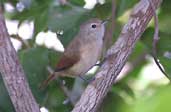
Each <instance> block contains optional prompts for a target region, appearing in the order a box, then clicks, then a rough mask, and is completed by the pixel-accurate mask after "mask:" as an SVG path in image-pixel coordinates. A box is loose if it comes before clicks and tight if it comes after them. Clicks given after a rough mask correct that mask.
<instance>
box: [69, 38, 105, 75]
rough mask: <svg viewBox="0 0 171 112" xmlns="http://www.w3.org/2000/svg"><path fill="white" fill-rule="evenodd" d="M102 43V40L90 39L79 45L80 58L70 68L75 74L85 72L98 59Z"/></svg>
mask: <svg viewBox="0 0 171 112" xmlns="http://www.w3.org/2000/svg"><path fill="white" fill-rule="evenodd" d="M102 46H103V43H102V41H101V42H99V41H91V42H90V43H88V44H86V45H84V46H81V47H80V53H81V58H80V61H78V63H76V64H75V65H74V66H73V67H72V68H71V69H72V71H73V72H75V73H74V74H75V75H83V74H85V73H86V72H87V71H88V70H89V69H90V68H91V67H92V66H94V65H95V64H96V62H97V61H98V59H99V57H100V55H101V51H102Z"/></svg>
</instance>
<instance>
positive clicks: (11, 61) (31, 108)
mask: <svg viewBox="0 0 171 112" xmlns="http://www.w3.org/2000/svg"><path fill="white" fill-rule="evenodd" d="M0 73H1V75H2V78H3V81H4V83H5V86H6V88H7V91H8V93H9V96H10V98H11V101H12V103H13V105H14V108H15V111H16V112H40V110H39V107H38V104H37V103H36V101H35V99H34V97H33V95H32V93H31V90H30V89H29V85H28V83H27V81H26V77H25V74H24V71H23V68H22V67H21V65H20V63H19V60H18V57H17V53H16V51H15V49H14V47H13V46H12V43H11V41H10V37H9V35H8V33H7V29H6V26H5V21H4V17H3V15H2V10H1V7H0Z"/></svg>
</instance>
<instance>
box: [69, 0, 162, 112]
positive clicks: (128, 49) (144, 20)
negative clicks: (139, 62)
mask: <svg viewBox="0 0 171 112" xmlns="http://www.w3.org/2000/svg"><path fill="white" fill-rule="evenodd" d="M152 2H153V4H154V7H155V9H156V8H157V7H158V6H159V5H160V3H161V0H152ZM152 16H153V10H152V9H151V5H150V2H149V0H141V1H140V2H139V3H138V4H137V5H136V6H135V7H134V9H133V11H132V14H131V16H130V18H129V20H128V23H127V24H126V25H125V26H124V27H123V29H122V32H121V34H120V36H119V38H118V40H117V41H116V43H115V44H114V45H113V46H112V47H111V48H110V49H109V50H108V51H107V54H106V57H107V60H106V61H105V62H104V63H103V65H102V66H101V68H100V69H99V72H98V73H97V74H96V76H95V78H96V79H95V81H93V82H92V83H90V84H89V85H88V86H87V88H86V90H85V91H84V93H83V94H82V96H81V98H80V100H79V101H78V102H77V104H76V105H75V107H74V109H73V110H72V112H96V111H97V109H98V107H99V106H100V103H101V102H102V100H103V99H104V97H105V95H106V94H107V92H108V91H109V89H110V88H111V86H112V85H113V84H114V83H115V80H116V77H117V76H118V74H119V73H120V71H121V70H122V68H123V66H124V65H125V63H126V61H127V59H128V56H129V55H130V54H131V53H132V51H133V48H134V47H135V44H136V42H137V41H138V40H139V38H140V36H141V35H142V33H143V32H144V31H145V29H146V27H147V24H148V23H149V21H150V20H151V18H152Z"/></svg>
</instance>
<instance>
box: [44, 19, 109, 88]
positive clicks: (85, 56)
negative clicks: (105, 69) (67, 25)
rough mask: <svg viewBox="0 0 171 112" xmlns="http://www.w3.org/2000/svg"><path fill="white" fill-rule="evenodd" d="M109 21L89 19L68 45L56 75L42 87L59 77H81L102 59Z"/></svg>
mask: <svg viewBox="0 0 171 112" xmlns="http://www.w3.org/2000/svg"><path fill="white" fill-rule="evenodd" d="M106 23H107V20H103V21H102V20H100V19H98V18H93V19H89V20H88V21H86V22H84V23H83V24H81V25H80V28H79V31H78V33H77V35H76V36H75V37H74V38H73V40H72V41H71V42H70V43H69V44H68V46H67V47H66V49H65V50H64V53H63V54H62V56H61V58H60V59H59V62H58V64H57V65H56V68H55V70H54V73H53V74H51V75H49V77H48V78H47V80H45V81H44V82H43V84H42V86H45V85H48V83H49V82H50V81H51V80H53V79H55V78H57V77H59V76H62V77H78V76H79V77H81V78H82V76H84V75H85V74H86V72H88V70H89V69H91V68H92V67H93V66H94V65H95V64H96V63H97V61H98V60H99V59H100V57H101V54H102V49H103V42H104V34H105V24H106Z"/></svg>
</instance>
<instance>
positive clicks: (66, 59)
mask: <svg viewBox="0 0 171 112" xmlns="http://www.w3.org/2000/svg"><path fill="white" fill-rule="evenodd" d="M80 48H81V41H80V39H78V38H74V40H72V41H71V43H70V44H69V45H68V47H67V48H66V49H65V51H64V54H63V56H62V57H61V59H60V60H59V62H58V64H57V66H56V69H55V72H59V71H62V70H65V69H67V68H70V67H71V66H73V65H74V64H75V63H77V62H78V61H79V60H80Z"/></svg>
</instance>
